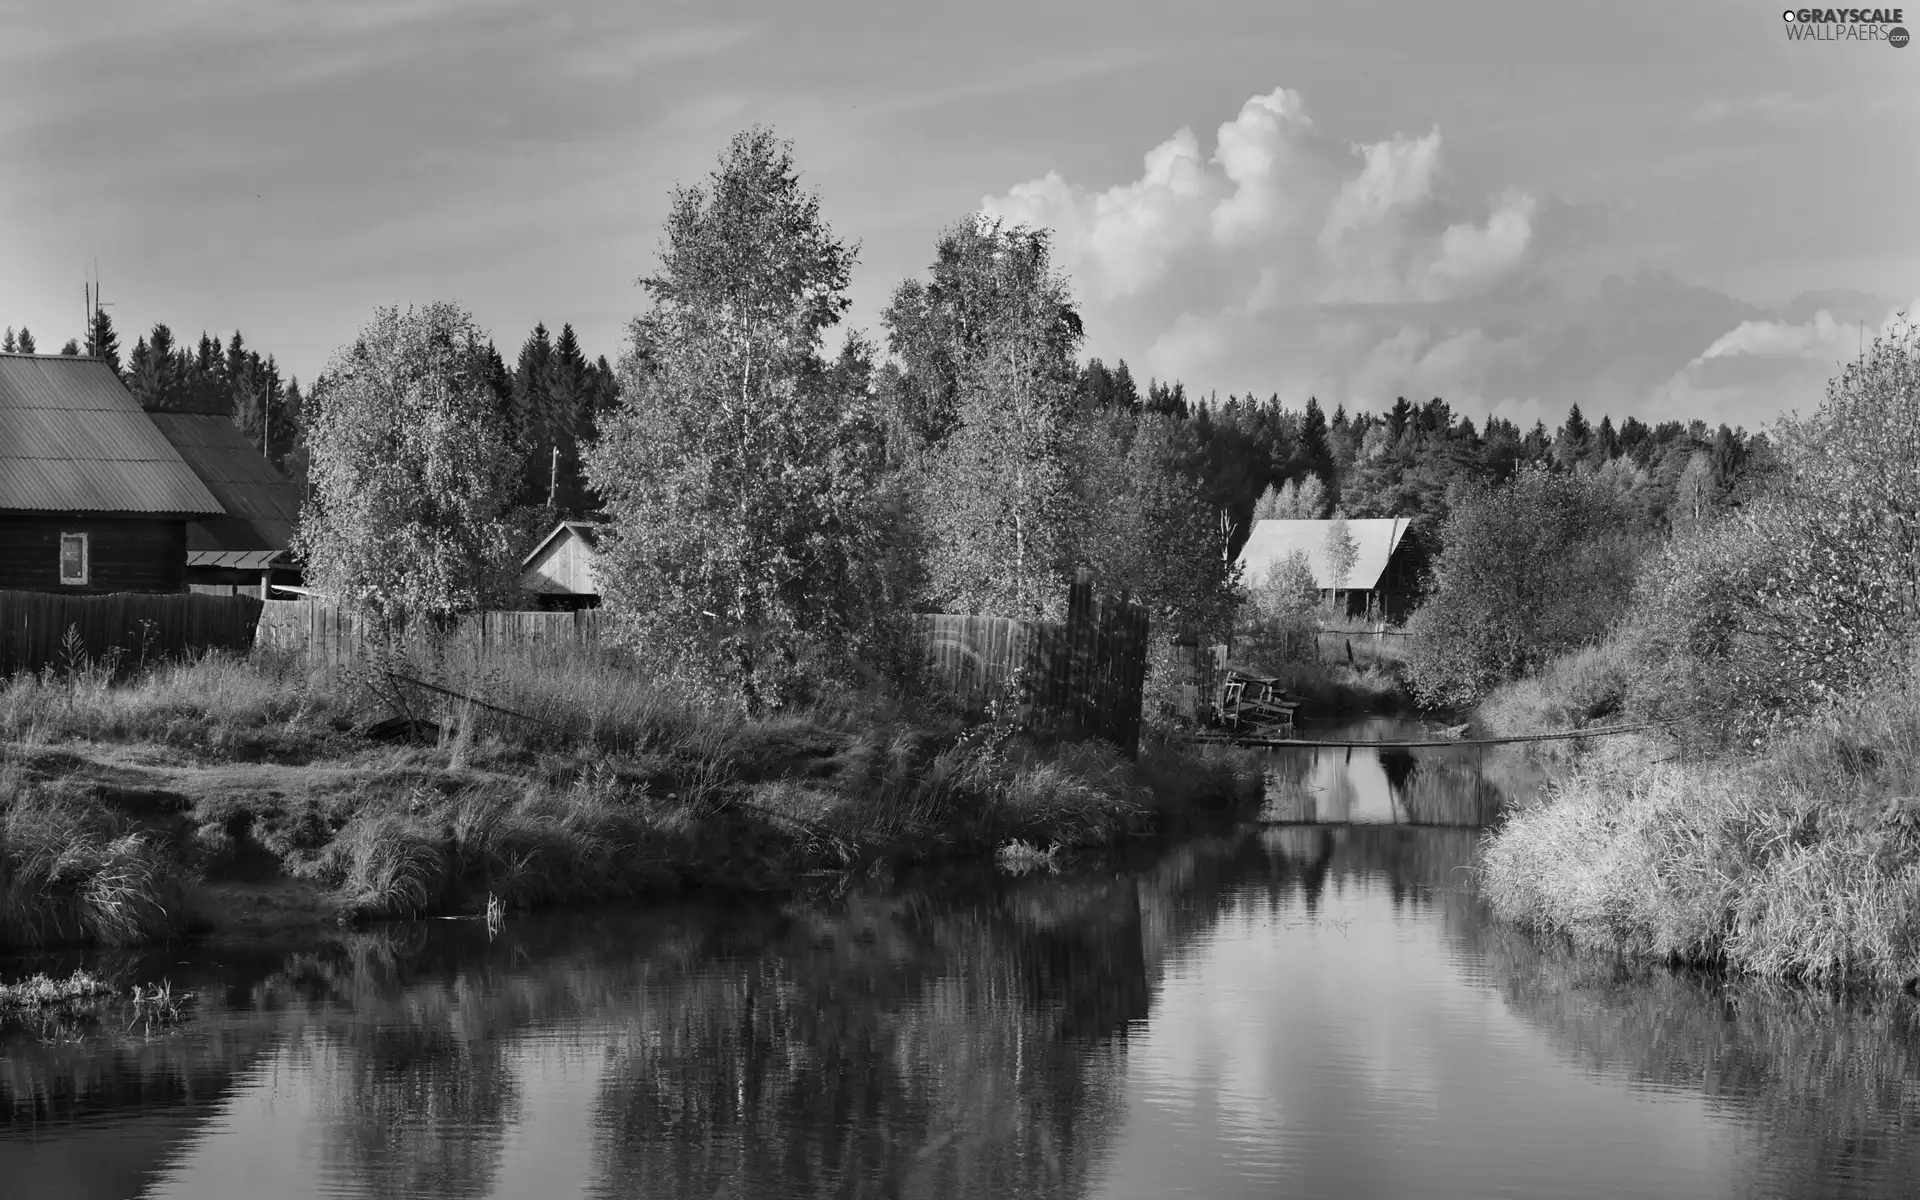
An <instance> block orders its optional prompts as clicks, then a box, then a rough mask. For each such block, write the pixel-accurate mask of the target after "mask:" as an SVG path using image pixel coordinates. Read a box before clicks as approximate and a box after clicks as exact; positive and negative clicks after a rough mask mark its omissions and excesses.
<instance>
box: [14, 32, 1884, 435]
mask: <svg viewBox="0 0 1920 1200" xmlns="http://www.w3.org/2000/svg"><path fill="white" fill-rule="evenodd" d="M1912 17H1914V18H1920V11H1916V12H1914V13H1913V14H1912ZM1913 23H1914V24H1916V25H1920V20H1914V22H1913ZM0 29H4V30H5V31H6V36H5V37H0V163H4V166H0V233H4V237H5V241H4V244H5V250H4V251H3V252H0V263H4V268H0V324H9V325H15V326H18V325H21V324H26V325H28V326H30V327H31V328H32V329H33V331H34V333H35V335H36V337H37V339H38V340H39V341H40V343H41V348H42V349H43V351H44V350H51V349H53V348H55V347H57V346H58V344H59V343H60V342H61V341H64V340H65V339H66V338H68V337H71V336H75V335H77V334H78V333H79V332H80V324H81V319H82V295H81V281H82V277H83V271H84V269H85V266H86V264H88V263H90V262H92V261H93V260H95V259H98V261H99V263H100V270H101V273H102V275H103V277H104V279H105V281H106V286H107V295H108V299H110V300H112V301H114V302H115V305H116V307H115V308H114V310H113V312H114V316H115V320H116V322H117V323H118V325H119V327H120V329H121V331H122V340H123V342H125V343H126V344H127V345H131V343H132V341H133V338H134V336H135V334H136V333H137V332H138V331H140V330H143V329H145V328H146V327H148V326H150V325H151V324H152V323H153V322H154V321H157V320H164V321H166V322H168V323H169V324H170V325H171V326H172V327H173V329H174V330H175V332H176V334H185V335H187V336H190V337H191V336H197V335H198V333H199V332H200V331H201V330H203V329H204V330H208V331H214V332H225V331H230V330H232V329H233V328H235V327H238V328H240V329H241V330H242V331H243V332H244V333H245V334H246V336H247V338H248V340H249V342H250V344H252V345H254V346H255V347H256V348H259V349H261V350H262V351H271V352H273V353H274V354H276V355H277V356H278V357H279V358H280V360H281V361H282V362H283V363H284V364H285V365H286V366H287V367H289V368H291V369H292V370H294V371H296V372H297V373H298V374H299V375H301V376H302V377H303V378H310V377H311V376H312V374H313V373H314V372H315V371H316V370H317V369H318V368H319V367H320V366H321V365H322V364H323V363H324V361H325V359H326V356H327V355H328V353H329V352H330V351H331V350H332V349H333V348H334V347H335V346H337V345H339V344H340V343H341V342H343V341H345V340H346V339H348V338H349V337H350V336H351V335H352V333H353V331H354V329H355V328H356V327H357V326H358V325H359V324H360V323H361V322H362V321H364V320H365V319H366V317H367V316H368V315H369V314H370V312H371V311H372V309H373V308H374V306H376V305H379V304H391V303H399V304H405V303H409V302H424V301H427V300H431V299H439V298H452V299H456V300H458V301H460V302H461V303H463V304H464V305H466V306H467V307H468V308H469V309H471V310H472V311H473V312H474V314H475V315H476V317H477V318H478V319H479V320H480V322H481V323H482V324H483V325H485V326H487V327H488V328H489V329H490V330H491V331H492V332H493V334H494V336H495V338H496V340H497V341H498V342H499V344H500V348H501V351H502V353H504V354H507V355H508V356H509V357H510V356H511V355H512V354H513V352H514V350H515V349H516V348H517V346H518V344H519V342H520V341H521V339H523V338H524V336H525V334H526V332H527V330H528V329H530V328H531V327H532V325H533V323H534V322H535V321H536V320H544V321H546V322H547V323H548V324H549V325H550V326H553V327H556V328H557V327H558V325H559V324H560V323H561V322H563V321H571V322H572V323H573V325H574V327H575V329H576V330H577V331H578V332H579V334H580V336H581V338H582V340H583V342H584V344H585V347H586V349H587V350H588V351H589V352H590V353H605V354H607V355H608V356H609V357H614V356H616V355H617V354H618V352H619V349H620V340H621V337H622V328H623V326H624V323H625V321H626V320H627V318H629V317H630V316H631V315H632V314H633V313H634V311H635V310H636V308H637V306H638V305H639V304H640V303H641V294H640V293H639V291H638V290H637V289H636V288H635V287H634V286H633V281H634V279H635V278H636V277H637V276H639V275H641V274H643V273H644V272H646V271H647V270H648V269H650V267H651V265H652V263H653V255H654V250H655V247H656V245H657V242H658V238H659V231H660V225H661V221H662V218H663V216H664V214H665V210H666V202H667V197H668V193H669V190H670V189H671V188H672V186H673V185H674V184H675V183H676V182H679V181H685V182H692V181H694V180H696V179H697V178H698V177H700V176H701V175H703V174H704V173H705V172H706V171H707V170H708V169H709V168H710V167H711V166H712V164H713V161H714V158H715V155H716V154H717V153H718V151H719V150H720V149H721V147H722V146H723V145H724V144H725V142H726V140H727V139H728V137H729V136H730V135H731V134H732V133H733V132H734V131H736V130H737V129H739V128H741V127H743V126H745V125H747V124H750V123H754V122H764V123H767V124H771V125H772V126H774V127H775V128H776V129H777V130H779V131H780V132H781V133H782V134H783V135H785V136H788V137H790V138H792V139H793V140H794V142H795V144H796V147H795V148H796V152H797V155H798V158H799V161H800V164H801V166H802V168H803V170H804V171H805V172H806V177H807V180H808V182H809V184H810V185H811V186H812V187H814V188H815V189H817V190H818V191H819V192H820V194H821V198H822V204H823V208H824V211H825V213H826V215H827V216H828V218H829V220H830V221H832V223H833V224H834V226H835V227H836V229H837V230H838V231H839V232H840V233H841V234H843V235H844V236H847V237H849V238H851V239H857V240H859V241H860V242H861V243H862V244H863V253H862V256H861V263H860V267H859V269H858V271H857V273H856V276H855V295H854V299H855V309H854V312H853V316H852V320H853V323H854V324H855V325H858V326H862V327H865V328H868V329H869V330H874V329H875V328H876V327H877V324H878V313H879V310H880V307H881V305H882V303H883V301H884V297H885V295H886V293H887V292H888V290H890V289H891V287H892V286H893V285H894V284H895V283H897V282H898V281H899V279H900V278H901V277H903V276H904V275H907V274H909V273H912V272H915V271H918V270H921V269H923V268H924V266H925V265H926V263H927V262H928V261H929V260H930V258H931V255H932V242H933V238H934V236H935V234H936V232H937V231H938V230H939V228H940V227H941V226H942V225H944V224H947V223H948V222H950V221H952V220H954V219H955V218H957V217H959V216H961V215H963V214H965V213H967V212H969V211H974V210H977V209H981V208H985V209H987V210H989V211H993V212H997V213H1001V214H1005V215H1008V216H1012V217H1016V218H1019V219H1023V220H1029V221H1037V222H1043V223H1045V224H1048V225H1049V226H1051V227H1054V228H1055V229H1057V230H1058V231H1059V248H1060V255H1061V260H1062V263H1063V265H1064V266H1066V267H1067V269H1068V270H1069V271H1070V272H1071V273H1072V275H1073V277H1074V279H1075V282H1076V286H1077V289H1078V291H1079V293H1080V296H1081V299H1082V303H1083V307H1084V309H1085V313H1086V317H1087V324H1088V331H1089V342H1088V347H1087V348H1088V351H1089V352H1090V353H1094V354H1099V355H1101V356H1103V357H1106V358H1108V359H1112V358H1117V357H1124V358H1126V359H1127V360H1128V361H1129V362H1130V363H1131V364H1132V365H1133V366H1134V368H1135V370H1136V373H1137V374H1140V375H1142V376H1146V375H1158V376H1161V377H1166V376H1169V375H1171V376H1174V377H1177V378H1179V379H1181V380H1183V381H1184V382H1185V383H1186V384H1187V386H1188V388H1189V390H1190V391H1192V390H1199V391H1203V392H1204V391H1211V390H1218V391H1219V392H1221V393H1225V392H1228V391H1247V390H1252V391H1256V392H1258V393H1260V394H1263V395H1264V394H1266V393H1269V392H1279V393H1280V394H1281V396H1282V398H1283V399H1285V400H1287V401H1289V402H1290V403H1295V404H1298V403H1303V402H1304V400H1305V397H1306V394H1307V393H1308V392H1313V393H1317V394H1318V395H1319V396H1320V397H1321V398H1322V399H1323V400H1325V401H1328V402H1330V403H1332V402H1345V403H1348V404H1350V405H1360V406H1364V407H1378V406H1380V405H1382V404H1390V403H1391V402H1392V400H1393V397H1394V396H1396V395H1399V394H1407V395H1409V396H1411V397H1414V398H1423V397H1425V396H1428V395H1435V394H1438V395H1443V396H1446V397H1447V398H1448V399H1450V400H1452V401H1454V402H1455V404H1456V406H1457V407H1461V408H1464V409H1466V410H1467V411H1469V412H1473V413H1476V414H1478V413H1485V412H1488V411H1500V412H1502V413H1504V414H1506V415H1510V416H1513V417H1516V418H1519V419H1522V420H1531V419H1532V418H1533V417H1534V416H1535V415H1544V416H1547V417H1549V418H1552V419H1557V416H1558V415H1559V414H1560V413H1562V412H1564V409H1565V406H1566V404H1567V403H1569V402H1572V401H1578V402H1580V403H1582V404H1583V405H1586V406H1588V407H1589V408H1590V409H1593V410H1596V411H1606V412H1611V413H1613V414H1615V415H1616V416H1620V415H1625V414H1627V413H1630V412H1631V413H1638V414H1641V415H1643V416H1654V417H1664V416H1669V415H1673V416H1691V415H1700V416H1705V417H1708V418H1710V419H1714V420H1721V419H1725V420H1732V421H1736V422H1740V423H1745V424H1747V425H1749V426H1757V425H1760V424H1763V423H1764V422H1766V421H1767V420H1770V419H1771V418H1772V417H1773V416H1774V415H1776V414H1777V413H1778V412H1779V411H1781V409H1782V408H1783V407H1791V406H1799V407H1802V408H1810V407H1811V406H1812V405H1813V403H1815V402H1816V401H1817V399H1818V396H1819V387H1820V383H1821V381H1822V380H1823V379H1824V378H1825V377H1826V376H1827V375H1829V374H1831V373H1832V371H1833V367H1834V363H1835V362H1836V361H1837V360H1838V359H1840V358H1842V357H1845V356H1848V355H1851V353H1852V352H1853V349H1854V346H1855V344H1856V342H1857V339H1858V337H1859V336H1860V326H1861V323H1862V322H1865V324H1866V326H1867V328H1868V330H1869V333H1870V332H1871V330H1872V328H1874V327H1876V326H1879V325H1881V324H1882V323H1883V322H1884V321H1885V320H1886V319H1887V317H1888V314H1889V313H1890V312H1891V311H1892V310H1893V309H1894V308H1896V307H1898V308H1906V307H1908V306H1909V305H1910V303H1911V302H1912V301H1913V299H1914V297H1915V295H1916V293H1920V238H1916V236H1915V235H1914V233H1913V231H1912V229H1911V220H1912V217H1911V214H1912V209H1913V202H1914V199H1915V197H1916V196H1920V153H1916V145H1917V144H1920V143H1917V142H1916V133H1915V125H1914V121H1915V114H1916V113H1917V112H1920V103H1917V102H1920V48H1911V47H1909V48H1908V49H1905V50H1896V49H1893V48H1891V47H1890V46H1888V45H1887V44H1886V43H1884V42H1871V43H1866V42H1855V43H1848V42H1838V43H1835V42H1822V43H1799V42H1789V41H1788V39H1787V38H1786V36H1785V35H1784V32H1783V22H1782V20H1781V11H1780V8H1779V7H1776V6H1774V5H1772V4H1769V3H1760V2H1754V3H1734V2H1731V0H1728V2H1721V0H1673V2H1669V3H1659V4H1653V3H1637V2H1629V3H1616V4H1595V3H1587V4H1577V5H1576V4H1560V3H1554V4H1544V3H1539V2H1538V0H1515V2H1501V0H1468V2H1459V3H1449V4H1436V3H1425V2H1421V3H1402V4H1391V3H1372V2H1349V3H1311V4H1273V3H1270V2H1269V0H1234V2H1219V3H1183V4H1180V5H1139V4H1135V5H1126V4H1116V3H1106V4H1079V5H1073V6H1066V5H1050V4H1045V3H1036V2H1033V0H1026V2H1022V3H1011V2H1003V0H991V2H987V3H973V4H949V5H941V6H915V5H902V4H898V3H852V2H847V0H833V2H828V3H815V4H805V5H801V4H783V5H774V4H760V5H744V4H737V3H735V4H729V3H702V4H670V3H650V4H627V3H618V4H591V5H589V4H567V3H550V4H531V3H504V2H499V0H458V2H455V0H378V2H360V0H330V2H329V3H326V4H308V5H300V6H294V5H291V4H272V3H260V2H257V0H250V2H246V3H241V2H239V0H176V2H170V3H166V4H151V3H117V2H106V3H97V4H86V5H79V4H63V3H55V2H53V0H39V2H35V3H31V4H29V5H25V6H20V5H17V4H15V3H14V0H0ZM1823 313H1824V314H1825V315H1824V316H1823V315H1822V314H1823Z"/></svg>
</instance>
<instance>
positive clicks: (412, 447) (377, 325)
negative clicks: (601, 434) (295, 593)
mask: <svg viewBox="0 0 1920 1200" xmlns="http://www.w3.org/2000/svg"><path fill="white" fill-rule="evenodd" d="M492 360H493V356H492V352H491V347H490V346H489V344H488V342H487V340H486V337H485V335H483V334H482V333H481V332H480V330H479V329H478V328H477V327H476V326H475V325H474V323H473V318H472V317H471V316H469V315H468V314H467V313H466V312H465V311H464V310H462V309H461V308H459V307H458V306H456V305H453V304H448V303H435V304H429V305H427V306H425V307H424V308H409V309H408V310H406V311H405V312H401V311H399V310H398V309H394V308H382V309H378V310H376V311H375V313H374V317H373V320H372V321H370V322H368V323H367V325H366V326H365V327H363V328H362V329H361V330H360V334H359V336H358V337H357V338H355V339H354V341H353V343H352V344H351V345H349V346H346V347H343V348H341V349H340V350H338V351H336V352H335V353H334V355H333V357H332V358H331V359H330V360H329V361H328V363H327V368H326V371H325V378H326V380H327V386H326V388H325V402H324V403H323V404H320V405H319V406H318V411H317V412H316V413H314V414H313V416H312V420H311V421H310V423H309V424H308V427H307V429H306V432H305V436H306V445H307V449H308V452H309V454H310V456H311V457H310V464H309V467H308V472H309V474H308V478H309V480H310V487H311V493H310V496H309V499H308V502H307V505H306V507H305V509H304V510H303V511H302V513H301V521H300V535H299V548H300V552H301V554H302V555H303V557H304V558H305V560H306V571H307V578H308V580H309V581H310V582H311V583H312V584H314V585H315V586H316V587H317V588H319V590H320V591H322V592H324V593H326V594H328V595H330V596H332V597H335V598H336V599H338V600H339V601H341V602H342V603H344V604H345V605H347V606H348V607H349V608H351V609H354V610H356V611H358V612H362V613H365V614H367V615H370V616H373V617H375V618H376V619H379V620H383V621H388V622H398V621H410V620H415V619H422V618H424V619H428V620H436V621H444V620H447V619H450V618H452V617H454V616H455V615H457V614H459V613H462V612H467V611H471V610H474V609H477V608H480V607H483V606H484V605H487V604H489V603H492V602H495V601H497V600H499V599H500V598H502V596H503V595H504V594H505V592H506V589H507V588H508V587H509V586H510V582H511V570H512V568H513V566H514V565H515V564H514V563H513V562H512V561H511V546H510V544H509V541H508V524H507V522H506V520H505V514H506V511H507V507H508V505H509V503H510V502H511V500H512V494H513V485H514V480H515V476H516V473H517V472H518V470H519V466H520V464H519V462H518V459H517V458H516V456H515V454H514V451H513V447H512V445H511V443H510V442H509V440H508V438H507V436H506V431H505V429H504V428H503V425H502V422H501V420H500V408H501V397H500V396H499V395H498V394H497V391H496V388H495V384H494V380H493V372H492Z"/></svg>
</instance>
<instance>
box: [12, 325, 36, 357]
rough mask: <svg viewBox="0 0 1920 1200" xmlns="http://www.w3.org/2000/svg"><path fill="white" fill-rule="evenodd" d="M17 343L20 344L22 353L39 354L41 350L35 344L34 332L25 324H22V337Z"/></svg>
mask: <svg viewBox="0 0 1920 1200" xmlns="http://www.w3.org/2000/svg"><path fill="white" fill-rule="evenodd" d="M17 345H18V346H19V349H20V353H22V354H38V353H39V352H40V351H39V348H38V347H36V346H35V345H34V344H33V334H31V333H29V332H28V331H27V327H26V326H25V325H22V326H21V327H20V337H19V340H18V342H17Z"/></svg>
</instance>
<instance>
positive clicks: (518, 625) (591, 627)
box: [259, 599, 600, 666]
mask: <svg viewBox="0 0 1920 1200" xmlns="http://www.w3.org/2000/svg"><path fill="white" fill-rule="evenodd" d="M259 621H260V638H259V641H260V644H261V645H262V646H267V647H271V648H273V649H275V650H280V651H283V652H287V653H295V654H303V655H305V656H306V658H307V660H308V662H309V663H312V664H313V665H316V666H317V665H320V664H325V665H327V666H341V665H344V664H347V663H350V662H353V661H354V660H355V659H357V658H359V657H360V656H361V655H362V654H363V653H365V652H366V649H367V647H368V645H369V644H370V641H371V631H370V630H368V629H365V628H363V627H362V626H361V624H360V623H359V622H358V621H356V620H355V619H354V617H353V615H352V614H351V613H349V612H346V611H345V610H343V609H340V608H338V607H336V606H334V605H331V604H326V603H323V602H321V601H317V600H310V599H307V600H269V601H267V602H266V604H265V606H264V607H263V608H262V609H261V610H260V617H259ZM599 636H600V611H599V610H598V609H591V608H589V609H579V610H576V611H571V612H488V613H475V614H473V615H472V616H469V617H467V618H465V619H463V620H462V621H461V622H460V624H459V625H458V626H457V627H456V628H455V630H454V631H453V633H452V634H451V635H450V636H449V637H448V639H447V641H446V643H445V644H446V645H448V646H450V647H457V648H461V649H465V650H466V651H468V652H470V653H472V654H474V655H475V656H485V655H486V654H488V653H489V652H491V651H495V650H506V649H509V648H512V647H516V646H524V645H535V644H542V645H560V644H565V643H591V642H596V641H598V640H599Z"/></svg>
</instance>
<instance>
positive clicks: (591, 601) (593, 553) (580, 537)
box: [520, 521, 600, 609]
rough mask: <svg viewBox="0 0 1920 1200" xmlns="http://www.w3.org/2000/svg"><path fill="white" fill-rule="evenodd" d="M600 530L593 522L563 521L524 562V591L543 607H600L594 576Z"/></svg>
mask: <svg viewBox="0 0 1920 1200" xmlns="http://www.w3.org/2000/svg"><path fill="white" fill-rule="evenodd" d="M598 544H599V532H598V530H597V529H596V528H595V526H594V525H593V524H592V523H591V522H589V521H562V522H560V523H559V524H558V525H556V526H554V527H553V532H552V533H549V534H548V535H547V536H546V537H544V538H542V539H541V541H540V544H539V545H538V546H535V547H534V548H533V552H532V553H531V554H528V555H527V556H526V558H524V559H522V560H521V563H520V590H521V591H522V592H525V593H527V594H528V595H529V596H530V597H532V599H533V600H534V601H535V603H537V604H538V605H539V606H540V607H541V608H554V609H566V608H597V607H598V606H599V604H600V585H599V582H598V581H597V580H596V579H595V577H594V564H595V561H596V559H597V558H598V553H597V548H598Z"/></svg>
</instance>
